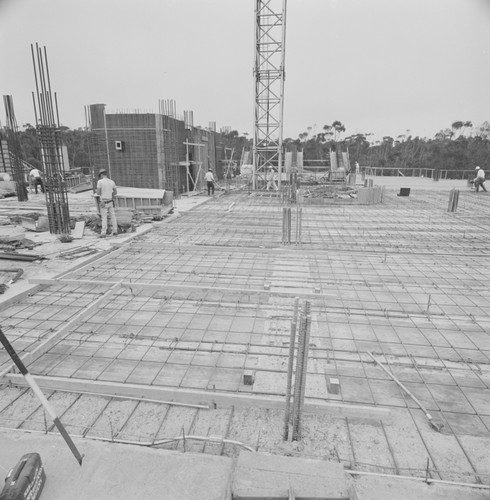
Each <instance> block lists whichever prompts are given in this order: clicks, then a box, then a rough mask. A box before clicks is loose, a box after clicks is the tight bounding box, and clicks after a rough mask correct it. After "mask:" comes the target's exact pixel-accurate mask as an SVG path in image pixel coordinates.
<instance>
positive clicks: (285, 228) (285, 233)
mask: <svg viewBox="0 0 490 500" xmlns="http://www.w3.org/2000/svg"><path fill="white" fill-rule="evenodd" d="M302 219H303V209H302V208H301V207H299V206H297V207H296V221H295V222H296V226H295V239H294V243H295V244H296V245H301V231H302ZM292 220H293V218H292V211H291V207H283V208H282V244H283V245H290V244H291V233H292V230H291V229H292Z"/></svg>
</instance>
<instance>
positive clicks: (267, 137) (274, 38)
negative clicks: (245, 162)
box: [253, 0, 287, 189]
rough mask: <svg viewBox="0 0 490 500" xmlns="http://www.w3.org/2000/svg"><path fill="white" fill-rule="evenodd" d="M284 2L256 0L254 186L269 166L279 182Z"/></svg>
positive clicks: (263, 180) (261, 182) (261, 181)
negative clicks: (274, 170) (274, 171)
mask: <svg viewBox="0 0 490 500" xmlns="http://www.w3.org/2000/svg"><path fill="white" fill-rule="evenodd" d="M286 2H287V0H256V6H255V66H254V77H255V127H254V141H253V165H254V168H253V189H260V188H263V187H265V183H266V174H267V171H268V170H269V168H270V167H273V168H274V169H276V170H277V171H278V172H279V176H278V179H279V186H280V185H281V173H282V129H283V127H282V120H283V109H284V75H285V73H284V49H285V41H286Z"/></svg>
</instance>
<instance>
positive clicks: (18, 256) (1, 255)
mask: <svg viewBox="0 0 490 500" xmlns="http://www.w3.org/2000/svg"><path fill="white" fill-rule="evenodd" d="M45 258H46V257H44V256H43V255H30V254H26V253H16V252H0V259H6V260H26V261H29V262H33V261H35V260H44V259H45Z"/></svg>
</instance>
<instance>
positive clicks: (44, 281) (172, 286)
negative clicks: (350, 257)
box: [29, 278, 337, 298]
mask: <svg viewBox="0 0 490 500" xmlns="http://www.w3.org/2000/svg"><path fill="white" fill-rule="evenodd" d="M29 283H33V284H39V285H78V286H79V285H95V286H111V285H112V284H113V283H114V282H113V281H85V280H79V279H66V278H63V279H50V278H30V279H29ZM120 284H121V286H122V287H128V288H129V287H131V289H132V290H137V289H139V288H141V289H144V290H151V289H153V290H155V291H159V290H189V291H195V290H203V291H212V292H224V293H237V294H251V293H252V294H255V293H266V294H268V295H271V296H275V297H297V296H301V297H314V298H318V297H337V295H336V294H335V293H318V292H316V291H315V290H312V291H311V292H302V291H299V290H295V291H292V292H289V291H286V290H276V291H271V290H265V289H263V288H228V287H219V286H212V285H209V286H205V285H201V284H196V285H178V284H176V283H163V284H155V283H135V282H127V281H121V282H120Z"/></svg>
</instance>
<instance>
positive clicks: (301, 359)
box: [292, 301, 311, 441]
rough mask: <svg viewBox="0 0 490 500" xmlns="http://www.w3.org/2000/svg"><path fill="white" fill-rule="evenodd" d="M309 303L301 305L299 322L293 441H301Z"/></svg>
mask: <svg viewBox="0 0 490 500" xmlns="http://www.w3.org/2000/svg"><path fill="white" fill-rule="evenodd" d="M310 326H311V317H310V302H309V301H305V302H304V303H303V307H302V311H301V316H300V320H299V334H298V353H297V360H296V375H295V379H294V396H293V422H292V427H293V436H292V438H293V440H294V441H297V440H298V439H301V423H302V420H303V407H304V401H305V391H306V374H307V369H308V352H309V345H310Z"/></svg>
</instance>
